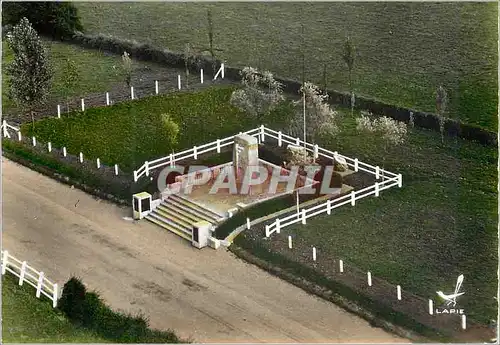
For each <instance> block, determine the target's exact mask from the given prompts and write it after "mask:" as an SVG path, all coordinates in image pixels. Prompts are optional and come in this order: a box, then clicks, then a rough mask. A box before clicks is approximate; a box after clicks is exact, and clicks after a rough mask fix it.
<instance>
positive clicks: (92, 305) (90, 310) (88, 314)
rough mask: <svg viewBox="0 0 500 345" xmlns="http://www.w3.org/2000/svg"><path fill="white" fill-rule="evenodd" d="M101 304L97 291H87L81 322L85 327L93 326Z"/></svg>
mask: <svg viewBox="0 0 500 345" xmlns="http://www.w3.org/2000/svg"><path fill="white" fill-rule="evenodd" d="M103 305H104V303H103V302H102V300H101V298H100V297H99V295H98V294H97V293H95V292H87V293H86V295H85V299H84V306H83V318H82V324H83V325H84V326H86V327H95V326H96V323H97V322H96V321H98V315H99V312H100V310H101V308H102V307H103Z"/></svg>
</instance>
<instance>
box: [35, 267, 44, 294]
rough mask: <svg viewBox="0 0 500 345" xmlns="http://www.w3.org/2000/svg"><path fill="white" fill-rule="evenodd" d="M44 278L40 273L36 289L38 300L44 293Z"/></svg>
mask: <svg viewBox="0 0 500 345" xmlns="http://www.w3.org/2000/svg"><path fill="white" fill-rule="evenodd" d="M43 276H44V273H43V272H40V275H39V276H38V284H37V287H36V297H37V298H40V294H41V292H42V287H43Z"/></svg>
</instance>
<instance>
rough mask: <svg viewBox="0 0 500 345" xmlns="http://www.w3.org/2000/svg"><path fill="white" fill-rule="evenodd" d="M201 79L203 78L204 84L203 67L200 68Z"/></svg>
mask: <svg viewBox="0 0 500 345" xmlns="http://www.w3.org/2000/svg"><path fill="white" fill-rule="evenodd" d="M200 80H201V83H202V84H203V68H202V69H200Z"/></svg>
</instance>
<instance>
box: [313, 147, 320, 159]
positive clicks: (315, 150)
mask: <svg viewBox="0 0 500 345" xmlns="http://www.w3.org/2000/svg"><path fill="white" fill-rule="evenodd" d="M318 150H319V148H318V144H316V145H314V159H316V158H318Z"/></svg>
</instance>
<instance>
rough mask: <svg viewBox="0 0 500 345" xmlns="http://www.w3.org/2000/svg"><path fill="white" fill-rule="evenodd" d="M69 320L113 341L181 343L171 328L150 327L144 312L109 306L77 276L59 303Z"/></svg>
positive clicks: (64, 291) (67, 284)
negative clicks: (113, 308) (129, 311)
mask: <svg viewBox="0 0 500 345" xmlns="http://www.w3.org/2000/svg"><path fill="white" fill-rule="evenodd" d="M58 308H59V309H60V310H61V311H62V312H63V313H64V314H65V315H66V316H67V317H68V318H69V319H70V320H71V321H72V322H74V323H76V324H78V325H81V326H83V327H86V328H88V329H90V330H91V331H93V332H95V333H96V334H98V335H99V336H101V337H103V338H105V339H109V340H110V341H113V342H116V343H181V342H184V341H182V340H180V339H179V338H178V337H177V336H176V335H175V333H174V332H172V331H170V330H168V331H160V330H152V329H150V328H149V324H148V321H147V320H146V319H145V318H144V317H143V316H140V315H139V316H132V315H128V314H124V313H120V312H115V311H113V310H111V309H110V308H109V307H108V306H107V305H106V304H105V303H104V301H103V300H102V299H101V298H100V297H99V295H98V294H97V293H96V292H87V291H86V288H85V285H84V284H83V283H82V282H81V280H80V279H78V278H75V277H72V278H71V279H70V280H69V281H68V282H67V283H66V284H65V285H64V289H63V293H62V296H61V300H60V302H59V307H58Z"/></svg>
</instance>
